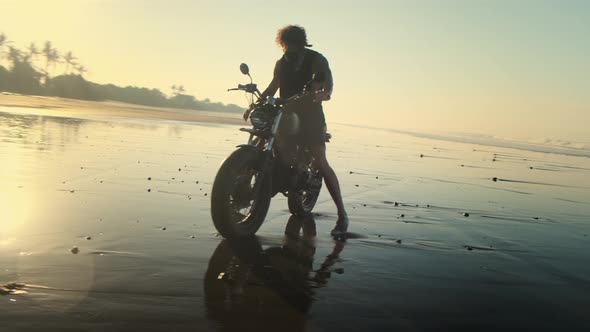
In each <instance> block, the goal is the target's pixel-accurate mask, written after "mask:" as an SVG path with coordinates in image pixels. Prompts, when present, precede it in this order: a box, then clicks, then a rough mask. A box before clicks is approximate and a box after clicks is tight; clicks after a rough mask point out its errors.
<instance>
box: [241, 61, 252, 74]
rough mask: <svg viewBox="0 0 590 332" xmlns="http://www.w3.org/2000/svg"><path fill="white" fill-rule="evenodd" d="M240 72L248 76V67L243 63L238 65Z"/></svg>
mask: <svg viewBox="0 0 590 332" xmlns="http://www.w3.org/2000/svg"><path fill="white" fill-rule="evenodd" d="M240 71H241V72H242V74H244V75H250V68H248V65H247V64H245V63H242V64H241V65H240Z"/></svg>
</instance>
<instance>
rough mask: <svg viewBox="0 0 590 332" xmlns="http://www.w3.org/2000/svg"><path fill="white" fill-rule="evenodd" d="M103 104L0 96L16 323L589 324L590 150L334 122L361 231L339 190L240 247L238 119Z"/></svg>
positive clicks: (2, 280) (112, 327) (459, 327)
mask: <svg viewBox="0 0 590 332" xmlns="http://www.w3.org/2000/svg"><path fill="white" fill-rule="evenodd" d="M11 98H12V97H11ZM15 98H16V97H15ZM21 98H23V97H21ZM21 101H22V102H25V100H24V99H22V100H21ZM5 102H7V99H5V97H4V96H0V104H4V103H5ZM12 102H13V101H11V103H12ZM85 105H86V106H84V105H81V106H79V107H80V108H76V107H70V108H67V109H66V108H61V109H57V110H51V107H50V106H48V107H47V108H43V109H31V108H22V107H21V106H22V105H20V106H18V107H17V106H12V107H0V139H1V141H0V160H1V161H2V162H1V163H0V170H1V172H0V181H1V183H2V186H1V187H0V210H1V211H3V217H2V221H1V224H0V306H1V308H2V310H1V311H0V321H1V322H2V323H1V324H0V331H2V332H4V331H104V330H109V331H140V330H141V331H176V330H178V331H185V330H198V331H234V330H254V329H256V330H259V331H336V330H338V331H358V330H367V331H392V330H400V331H440V330H453V331H463V330H465V331H498V330H525V329H526V330H547V331H549V330H564V331H566V330H567V331H587V330H588V329H590V318H589V317H590V315H589V314H590V311H589V310H590V297H588V294H590V265H589V264H588V263H587V262H588V261H590V250H589V249H590V239H589V236H590V224H589V222H588V216H589V215H590V158H583V157H575V156H562V155H558V154H546V153H539V152H528V151H523V150H513V149H508V148H500V147H493V146H483V145H473V144H464V143H457V142H445V141H438V140H433V139H426V138H420V137H414V136H409V135H402V134H396V133H391V132H387V131H378V130H372V131H371V132H370V135H367V130H366V129H362V128H354V127H350V126H337V125H334V126H330V128H329V130H330V131H331V132H332V133H333V135H334V138H333V140H332V142H331V143H329V144H328V154H329V159H330V160H331V163H332V165H333V167H334V168H335V170H336V171H337V173H338V175H339V177H340V182H341V186H342V191H343V193H344V195H345V197H344V200H345V203H346V205H347V206H348V211H349V214H350V217H351V222H352V224H351V228H350V231H351V236H350V238H349V239H348V240H347V241H346V242H342V241H335V240H333V239H331V238H330V236H329V231H330V230H331V228H332V226H333V223H334V222H335V220H336V216H335V208H334V206H333V203H332V202H331V199H330V197H329V195H328V193H327V191H326V190H325V189H323V191H322V194H321V196H320V199H319V202H318V205H317V206H316V209H315V214H314V216H313V217H312V218H308V219H305V220H298V219H296V218H293V217H291V216H290V214H289V213H288V210H287V202H286V199H285V198H283V197H281V196H277V197H275V199H273V202H272V204H271V210H270V212H269V214H268V217H267V220H266V222H265V224H264V225H263V226H262V228H261V229H260V231H259V233H258V236H257V237H256V238H255V239H252V240H249V241H240V242H228V241H226V240H223V239H222V238H221V237H219V236H218V235H217V234H216V231H215V229H214V227H213V225H212V222H211V218H210V214H209V196H208V193H209V192H210V190H211V185H212V181H213V177H214V175H215V173H216V171H217V168H218V166H219V164H220V163H221V162H222V160H223V159H224V158H225V157H226V156H227V155H228V154H229V153H230V152H231V151H232V150H233V149H234V148H235V146H236V145H237V144H241V143H243V142H245V140H246V138H247V137H246V135H245V134H243V133H241V132H239V131H238V130H237V129H238V128H239V127H238V126H236V125H233V124H230V123H227V121H225V120H224V121H221V122H226V123H219V122H220V121H217V120H211V119H209V120H207V119H205V120H203V119H204V118H207V115H206V114H197V115H194V114H193V115H191V116H194V117H197V118H198V117H200V118H198V119H197V118H193V119H192V120H190V121H189V119H188V118H184V117H185V116H186V115H174V116H170V117H164V115H163V114H164V113H161V112H164V111H161V110H160V111H154V110H147V111H140V110H136V111H133V112H130V113H128V114H125V115H124V116H119V115H120V114H119V113H118V112H119V111H114V110H110V111H102V110H96V109H94V108H93V106H92V107H91V106H88V104H85ZM29 106H30V101H29ZM105 107H106V106H105ZM151 112H156V113H151ZM158 112H160V113H158ZM166 112H172V113H174V114H176V112H177V111H174V110H170V111H166ZM183 112H185V111H180V113H181V114H182V113H183ZM189 112H192V111H189ZM154 114H158V115H157V116H155V115H154ZM166 114H168V113H166ZM160 116H161V117H162V118H160ZM328 117H329V114H328ZM238 118H239V115H238ZM178 120H183V121H178ZM328 120H329V118H328ZM228 121H234V120H228ZM236 123H237V122H236ZM74 247H75V249H74Z"/></svg>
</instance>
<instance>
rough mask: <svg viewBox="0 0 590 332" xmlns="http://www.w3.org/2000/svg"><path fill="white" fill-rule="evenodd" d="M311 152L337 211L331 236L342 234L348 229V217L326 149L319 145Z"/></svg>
mask: <svg viewBox="0 0 590 332" xmlns="http://www.w3.org/2000/svg"><path fill="white" fill-rule="evenodd" d="M311 152H312V154H313V156H314V159H315V163H316V166H317V167H318V168H319V170H320V172H321V173H322V176H323V177H324V182H325V183H326V187H327V188H328V192H329V193H330V196H332V200H333V201H334V203H335V204H336V209H338V221H336V227H334V229H333V230H332V234H333V235H341V234H344V233H346V231H347V229H348V215H347V213H346V209H345V208H344V203H343V202H342V194H341V192H340V184H339V183H338V177H337V176H336V173H335V172H334V169H332V167H331V166H330V164H329V163H328V160H327V159H326V147H325V146H321V145H320V146H315V147H312V148H311Z"/></svg>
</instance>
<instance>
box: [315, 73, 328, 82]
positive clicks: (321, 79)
mask: <svg viewBox="0 0 590 332" xmlns="http://www.w3.org/2000/svg"><path fill="white" fill-rule="evenodd" d="M311 80H312V81H314V82H317V83H322V82H324V81H325V80H326V74H324V72H323V71H320V72H317V73H314V74H313V76H312V78H311Z"/></svg>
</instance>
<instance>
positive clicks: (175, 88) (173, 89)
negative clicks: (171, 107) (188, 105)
mask: <svg viewBox="0 0 590 332" xmlns="http://www.w3.org/2000/svg"><path fill="white" fill-rule="evenodd" d="M170 89H172V94H173V95H174V96H176V95H177V94H178V92H177V91H178V87H176V84H173V85H172V86H171V87H170Z"/></svg>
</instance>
